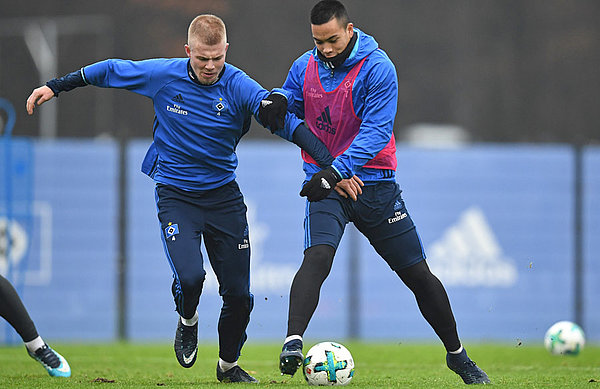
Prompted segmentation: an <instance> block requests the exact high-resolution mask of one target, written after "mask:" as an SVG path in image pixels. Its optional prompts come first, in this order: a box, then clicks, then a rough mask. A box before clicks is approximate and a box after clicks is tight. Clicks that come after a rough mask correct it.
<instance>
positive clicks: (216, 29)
mask: <svg viewBox="0 0 600 389" xmlns="http://www.w3.org/2000/svg"><path fill="white" fill-rule="evenodd" d="M192 41H197V42H200V43H203V44H206V45H210V46H212V45H217V44H219V43H222V42H227V31H226V29H225V23H223V20H221V18H220V17H218V16H215V15H209V14H205V15H198V16H196V17H195V18H194V20H192V22H191V23H190V27H189V28H188V45H190V46H191V44H192Z"/></svg>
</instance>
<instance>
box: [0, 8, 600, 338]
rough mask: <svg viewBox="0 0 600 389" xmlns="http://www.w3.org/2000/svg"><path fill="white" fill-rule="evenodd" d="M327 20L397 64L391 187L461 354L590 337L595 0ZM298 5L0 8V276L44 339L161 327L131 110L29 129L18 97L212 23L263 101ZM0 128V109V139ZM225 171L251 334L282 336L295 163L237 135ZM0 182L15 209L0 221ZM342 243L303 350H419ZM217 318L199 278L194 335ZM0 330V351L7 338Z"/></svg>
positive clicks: (143, 332)
mask: <svg viewBox="0 0 600 389" xmlns="http://www.w3.org/2000/svg"><path fill="white" fill-rule="evenodd" d="M345 4H346V5H347V8H348V10H349V13H350V17H351V19H352V21H353V22H354V23H355V25H356V26H358V27H359V28H361V29H363V30H364V31H366V32H367V33H369V34H372V35H374V36H375V38H376V39H377V40H378V41H379V43H380V46H381V47H382V48H383V49H384V50H386V51H387V52H388V54H389V56H390V58H391V59H392V61H393V62H394V63H395V64H396V66H397V70H398V77H399V85H400V96H399V103H398V115H397V119H396V127H395V132H396V136H397V138H398V139H399V140H400V142H399V150H398V160H399V169H398V175H397V177H398V181H399V183H400V185H401V187H402V188H403V189H404V190H405V192H404V197H405V199H406V201H407V205H408V209H409V211H410V212H411V214H412V216H413V218H414V219H415V221H416V223H417V227H418V229H419V232H420V235H421V238H422V239H423V243H424V245H425V248H426V252H427V253H428V260H429V262H430V265H431V266H432V268H433V270H434V272H435V273H436V274H438V276H439V277H440V278H441V279H442V281H443V282H444V283H445V284H446V286H447V289H448V291H449V295H450V298H451V301H452V304H453V307H454V309H455V313H456V316H457V321H458V323H459V329H460V331H461V335H462V337H463V338H466V339H474V340H488V339H494V340H503V341H514V342H516V343H518V342H521V341H526V342H527V341H529V342H540V341H541V337H542V336H543V332H544V331H545V330H546V329H547V327H548V326H549V325H550V324H552V323H553V322H554V321H557V320H563V319H569V320H577V321H579V322H580V324H582V325H583V327H584V329H585V330H586V331H587V334H588V337H589V338H590V339H592V340H595V341H600V314H599V313H598V312H597V310H596V309H594V308H595V307H597V306H598V305H599V299H600V287H599V286H598V285H597V283H596V282H595V280H597V279H598V277H599V276H600V274H599V273H600V266H599V265H598V254H597V253H598V252H600V247H598V246H599V245H600V243H599V241H598V239H597V237H598V236H599V235H600V173H599V172H600V149H599V147H598V146H597V144H598V141H599V140H600V131H599V124H600V110H598V109H597V105H598V101H600V72H599V71H598V65H597V64H598V63H600V24H598V23H597V21H598V20H599V19H600V3H599V2H597V1H594V0H575V1H561V0H525V1H516V0H514V1H513V0H506V1H491V0H484V1H478V2H472V1H467V0H456V1H442V0H439V1H438V0H435V1H427V2H414V1H391V0H389V1H388V0H374V1H370V2H361V1H358V0H347V1H345ZM312 5H313V2H312V1H310V2H309V1H275V0H263V1H241V0H240V1H231V0H229V1H228V0H223V1H216V0H214V1H210V0H205V1H195V2H189V1H183V0H171V1H158V0H124V1H115V0H107V1H102V2H99V1H89V0H84V1H78V2H58V1H44V2H42V1H32V2H9V1H6V0H0V97H5V98H6V99H8V101H10V102H11V103H12V104H13V105H14V106H15V107H16V124H15V126H14V129H13V135H14V136H13V139H12V141H10V147H9V146H8V144H9V143H8V142H9V141H8V140H7V139H8V137H7V136H4V137H3V140H2V144H0V164H2V168H1V169H0V174H2V176H0V179H2V181H0V185H1V186H2V189H1V190H0V200H2V201H0V207H3V208H2V211H1V212H0V265H1V266H0V272H2V274H7V275H9V276H10V278H11V280H12V281H13V282H14V283H15V284H16V285H17V286H19V291H20V292H21V294H22V296H23V298H24V301H25V303H26V305H27V307H28V308H29V310H30V313H31V314H32V316H33V318H34V320H35V321H36V325H37V326H38V327H39V329H40V332H41V333H42V334H43V335H44V337H48V338H57V339H66V340H112V339H117V338H121V339H132V340H144V341H147V340H166V339H170V338H171V337H172V332H173V327H174V323H175V321H176V314H175V312H174V311H173V303H172V300H171V296H170V290H169V287H170V283H171V276H170V269H169V267H168V265H167V263H166V261H165V260H164V254H163V252H162V247H161V246H160V243H159V235H158V234H159V230H158V225H157V220H156V216H155V206H154V198H153V191H152V182H151V181H150V180H149V179H148V178H147V177H145V176H144V175H142V174H141V173H140V172H139V165H140V163H141V159H142V156H143V153H144V151H145V148H146V147H147V145H148V144H149V142H150V139H149V136H150V135H151V128H152V118H153V112H152V105H151V103H150V101H149V100H147V99H145V98H142V97H140V96H137V95H134V94H131V93H128V92H126V91H118V90H103V89H100V88H93V87H87V88H80V89H77V90H74V91H72V92H69V93H68V94H64V95H61V97H60V98H59V99H56V100H54V101H53V102H51V103H48V104H46V105H44V106H43V107H40V109H39V110H38V112H36V115H34V116H31V117H29V116H27V115H26V113H25V110H24V109H23V108H24V104H25V100H26V98H27V96H28V95H29V93H30V92H31V90H32V89H33V88H35V87H36V86H38V85H40V84H42V83H43V82H44V81H45V80H47V79H48V78H51V77H54V76H59V75H63V74H65V73H68V72H70V71H73V70H75V69H78V68H80V67H81V66H83V65H86V64H89V63H92V62H95V61H98V60H102V59H105V58H109V57H118V58H131V59H143V58H150V57H174V56H181V55H183V54H184V52H183V45H184V43H185V41H186V31H187V25H188V23H189V21H190V20H191V19H192V18H193V17H194V16H195V15H197V14H199V13H205V12H211V13H215V14H217V15H219V16H221V17H222V18H223V19H224V20H225V22H226V24H227V26H228V39H229V42H230V43H231V46H230V49H229V51H228V62H230V63H233V64H235V65H237V66H239V67H241V68H242V69H244V70H246V71H247V72H248V73H249V74H250V75H251V76H252V77H254V78H255V79H256V80H258V81H259V82H260V83H261V84H263V85H264V86H265V87H266V88H272V87H276V86H280V85H281V84H282V82H283V80H284V79H285V75H286V73H287V70H288V68H289V66H290V64H291V63H292V61H293V60H294V59H295V58H296V57H297V56H298V55H299V54H300V53H301V52H303V51H305V50H307V49H309V48H311V47H312V42H311V37H310V30H309V24H308V13H309V10H310V8H311V7H312ZM8 123H9V120H8V116H7V115H6V114H5V113H4V112H1V113H0V130H2V132H1V133H2V134H3V135H5V134H6V130H7V127H8V126H7V125H8ZM9 150H11V151H9ZM239 155H240V167H239V169H238V176H239V182H240V185H241V187H242V190H243V191H244V194H245V197H246V201H247V203H248V206H249V219H250V235H251V241H252V255H253V258H252V261H253V265H252V277H253V278H252V289H253V291H254V293H255V296H256V307H255V310H254V312H253V316H252V321H251V324H250V329H249V332H250V336H251V337H253V338H262V339H280V338H281V337H283V336H284V335H285V334H284V331H285V318H286V315H287V293H288V291H289V284H290V282H291V278H292V276H293V274H294V272H295V270H296V269H297V267H298V266H299V264H300V260H301V251H302V237H303V233H302V215H303V201H302V199H300V198H299V197H298V195H297V192H298V189H299V187H300V183H301V180H302V173H301V166H300V159H299V156H298V152H297V150H296V149H295V147H294V146H291V145H289V144H287V143H285V142H280V141H277V140H275V137H272V136H270V135H269V134H268V132H267V131H265V130H263V129H261V128H259V127H258V126H257V125H256V123H253V129H252V131H250V133H249V134H248V135H247V136H246V138H245V139H244V141H242V143H241V144H240V147H239ZM8 157H10V160H11V162H10V164H8V163H7V162H6V161H8V160H9V159H8ZM273 161H277V163H273ZM265 169H278V170H280V171H281V174H277V175H276V176H277V177H278V182H277V183H276V184H274V185H272V186H266V185H264V182H263V176H264V170H265ZM7 180H10V185H8V184H7V182H9V181H7ZM279 180H280V181H279ZM9 186H10V187H11V188H12V189H11V193H12V195H11V196H12V197H11V198H12V200H11V202H12V203H13V204H14V203H16V202H18V203H19V205H18V206H17V208H18V207H21V208H20V209H17V211H19V212H21V214H19V215H15V214H13V216H11V217H7V210H8V207H7V206H4V204H8V200H7V197H6V196H7V195H6V193H8V192H7V188H8V187H9ZM15 193H17V195H16V196H17V197H16V198H15ZM2 196H4V197H2ZM13 225H14V226H15V227H14V228H12V227H10V226H13ZM2 226H4V227H3V228H2ZM13 231H14V232H13ZM358 235H359V234H357V233H356V232H355V231H354V230H353V229H352V228H350V229H349V230H348V232H347V234H346V236H345V238H344V241H343V244H342V246H341V248H340V251H339V253H338V256H337V257H336V261H335V264H334V270H333V272H332V275H331V276H330V278H329V279H328V280H327V282H326V284H325V287H324V290H323V294H322V299H321V303H320V306H319V309H318V311H317V315H316V317H315V319H314V320H313V321H312V322H311V326H310V327H309V332H308V333H307V336H311V337H315V338H326V337H339V336H344V337H360V338H363V339H377V338H386V339H389V338H394V339H435V336H434V334H433V332H432V331H431V330H430V329H429V327H428V326H427V325H426V323H425V322H424V320H423V319H422V318H421V317H420V315H419V313H418V310H417V307H416V304H415V302H414V301H413V298H412V296H411V295H410V293H409V292H408V290H407V289H406V288H405V287H404V286H403V285H402V283H401V282H400V281H399V280H398V279H397V277H395V276H394V273H393V272H391V271H390V270H389V269H387V268H386V265H385V264H384V263H383V261H381V260H380V259H378V257H377V255H376V254H375V253H374V251H373V250H372V248H370V246H369V245H368V243H367V242H366V241H365V240H364V239H362V237H359V236H358ZM3 245H4V246H3ZM11 245H12V246H11ZM2 247H4V251H2V250H1V248H2ZM9 247H12V248H13V250H12V251H10V250H9ZM15 248H19V250H16V249H15ZM2 253H4V256H3V255H2ZM348 269H353V270H351V271H350V272H349V271H348ZM350 279H352V280H354V281H353V282H357V286H356V287H354V288H351V287H350V286H349V280H350ZM219 304H220V301H219V298H218V296H217V294H216V286H215V280H214V278H212V277H209V280H208V285H207V287H206V293H205V295H203V297H202V299H201V307H200V309H201V331H200V333H201V336H202V337H203V338H205V339H211V340H214V339H216V317H217V314H218V307H219ZM11 331H12V330H10V329H7V330H6V331H4V332H3V333H5V337H4V338H2V337H0V341H10V340H11V338H12V339H14V337H15V334H14V333H12V332H11ZM0 336H1V335H0Z"/></svg>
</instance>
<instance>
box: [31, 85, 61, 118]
mask: <svg viewBox="0 0 600 389" xmlns="http://www.w3.org/2000/svg"><path fill="white" fill-rule="evenodd" d="M53 97H54V92H52V89H50V88H49V87H47V86H46V85H42V86H40V87H39V88H35V89H34V90H33V92H31V94H30V95H29V97H28V98H27V105H26V107H27V113H28V114H30V115H33V110H34V108H35V106H36V105H42V104H44V103H45V102H46V101H48V100H50V99H51V98H53Z"/></svg>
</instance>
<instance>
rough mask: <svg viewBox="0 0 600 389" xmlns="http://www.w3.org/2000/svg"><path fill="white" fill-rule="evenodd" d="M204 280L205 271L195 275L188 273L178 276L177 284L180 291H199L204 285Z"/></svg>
mask: <svg viewBox="0 0 600 389" xmlns="http://www.w3.org/2000/svg"><path fill="white" fill-rule="evenodd" d="M205 278H206V271H204V270H201V271H198V272H195V273H192V272H190V273H186V274H185V275H180V276H179V284H180V286H181V289H182V290H197V289H200V290H201V289H202V286H203V285H204V280H205Z"/></svg>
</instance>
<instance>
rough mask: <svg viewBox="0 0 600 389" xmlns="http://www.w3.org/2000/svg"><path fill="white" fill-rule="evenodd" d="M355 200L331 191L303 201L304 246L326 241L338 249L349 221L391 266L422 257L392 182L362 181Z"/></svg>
mask: <svg viewBox="0 0 600 389" xmlns="http://www.w3.org/2000/svg"><path fill="white" fill-rule="evenodd" d="M362 190H363V193H362V194H361V195H359V196H358V201H353V200H352V199H350V198H348V199H345V198H343V197H341V196H340V195H339V194H337V192H335V191H332V192H331V194H330V195H329V196H328V197H327V198H326V199H324V200H321V201H317V202H309V201H307V202H306V212H305V218H304V248H305V249H307V248H309V247H312V246H316V245H320V244H326V245H329V246H332V247H333V248H335V249H337V247H338V245H339V243H340V240H341V238H342V234H343V233H344V229H345V227H346V224H348V222H353V223H354V225H355V226H356V228H357V229H358V230H359V231H360V232H361V233H362V234H363V235H364V236H366V237H367V239H369V242H370V243H371V245H372V246H373V247H374V248H375V250H376V251H377V253H378V254H379V255H381V257H383V259H385V261H386V262H387V263H388V265H389V266H390V267H391V268H392V269H393V270H400V269H403V268H406V267H408V266H412V265H414V264H415V263H417V262H420V261H422V260H424V259H425V252H424V250H423V245H422V244H421V239H420V238H419V235H418V234H417V229H416V227H415V225H414V223H413V221H412V219H411V217H410V215H409V214H408V211H407V210H406V206H405V205H404V201H403V200H402V196H401V192H402V191H401V190H400V188H399V186H398V184H397V183H395V182H381V183H378V184H374V185H365V186H364V187H363V188H362Z"/></svg>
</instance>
